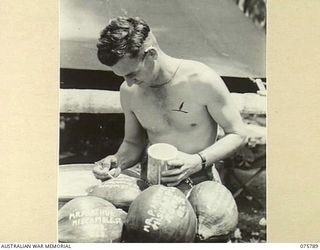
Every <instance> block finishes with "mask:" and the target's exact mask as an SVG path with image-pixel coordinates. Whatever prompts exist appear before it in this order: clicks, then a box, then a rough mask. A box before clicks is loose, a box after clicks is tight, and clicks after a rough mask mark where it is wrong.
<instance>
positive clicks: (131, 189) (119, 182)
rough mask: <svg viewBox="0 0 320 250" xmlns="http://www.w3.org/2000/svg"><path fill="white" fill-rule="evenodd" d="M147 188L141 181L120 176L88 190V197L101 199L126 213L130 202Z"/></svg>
mask: <svg viewBox="0 0 320 250" xmlns="http://www.w3.org/2000/svg"><path fill="white" fill-rule="evenodd" d="M147 187H148V185H147V184H146V183H145V182H144V181H143V180H141V179H138V178H135V177H131V176H128V175H125V174H120V175H119V176H118V177H117V178H113V179H109V180H107V181H104V182H102V183H101V184H98V185H96V186H94V187H92V188H90V189H89V190H88V195H90V196H97V197H100V198H103V199H105V200H107V201H110V202H111V203H112V204H113V205H115V206H116V207H119V208H122V209H124V210H126V211H127V210H128V208H129V206H130V204H131V203H132V201H133V200H134V199H135V198H136V197H137V196H138V195H139V194H140V193H141V192H142V190H144V189H146V188H147Z"/></svg>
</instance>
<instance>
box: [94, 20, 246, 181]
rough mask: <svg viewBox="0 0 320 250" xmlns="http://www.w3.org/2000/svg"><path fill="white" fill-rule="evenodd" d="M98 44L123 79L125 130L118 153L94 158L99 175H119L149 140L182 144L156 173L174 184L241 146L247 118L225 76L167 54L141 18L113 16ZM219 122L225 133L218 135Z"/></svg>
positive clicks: (102, 55)
mask: <svg viewBox="0 0 320 250" xmlns="http://www.w3.org/2000/svg"><path fill="white" fill-rule="evenodd" d="M97 47H98V58H99V60H100V62H101V63H103V64H105V65H108V66H109V67H110V68H111V69H112V71H113V72H114V73H115V74H117V75H118V76H122V77H123V78H124V79H125V81H124V82H123V84H122V85H121V88H120V99H121V106H122V109H123V111H124V115H125V136H124V140H123V142H122V144H121V146H120V148H119V149H118V151H117V153H116V154H115V155H109V156H107V157H106V158H104V159H102V160H100V161H99V162H98V164H96V166H95V168H94V169H93V173H94V175H95V176H96V178H98V179H101V180H106V179H109V178H110V175H111V176H114V177H115V176H118V175H119V174H120V172H121V170H124V169H126V168H129V167H131V166H133V165H134V164H136V163H137V162H138V161H139V160H140V159H141V156H142V154H143V153H144V152H145V148H146V147H147V145H148V143H149V144H154V143H160V142H161V143H169V144H171V145H174V146H175V147H176V148H177V149H178V150H179V154H178V157H177V159H175V160H172V161H170V162H169V165H170V166H171V167H170V169H171V170H167V171H163V172H162V177H161V181H162V183H164V184H166V185H167V186H177V185H178V184H179V183H181V182H183V181H185V180H186V179H188V180H190V179H191V180H192V178H193V177H195V176H199V175H201V174H204V173H203V171H206V169H213V173H215V171H214V170H215V168H214V163H215V162H217V161H219V160H221V159H224V158H226V157H227V156H229V155H230V154H232V153H233V152H234V151H235V150H237V149H238V148H239V147H240V146H242V145H243V143H244V140H245V133H244V131H245V129H244V124H243V123H242V119H241V116H240V114H239V112H238V110H237V108H236V107H235V105H234V103H233V101H232V99H231V95H230V93H229V91H228V89H227V88H226V86H225V84H224V82H223V81H222V79H221V78H220V77H219V76H218V75H217V74H216V73H215V72H214V71H213V70H212V69H211V68H209V67H208V66H206V65H204V64H202V63H200V62H196V61H191V60H184V59H178V58H173V57H171V56H169V55H167V54H165V53H164V52H163V51H162V50H161V49H160V47H159V45H158V43H157V40H156V38H155V36H154V35H153V33H152V32H151V30H150V28H149V26H148V25H147V24H146V23H145V21H143V20H142V19H140V18H126V17H118V18H115V19H112V20H111V21H110V22H109V24H108V25H107V27H106V28H105V29H104V30H103V31H102V32H101V36H100V39H99V42H98V44H97ZM218 125H220V126H221V127H222V128H223V130H224V132H225V136H224V137H223V138H222V139H220V140H219V141H217V142H216V138H217V128H218ZM212 166H213V167H212ZM214 179H216V180H219V177H218V176H217V175H215V174H214Z"/></svg>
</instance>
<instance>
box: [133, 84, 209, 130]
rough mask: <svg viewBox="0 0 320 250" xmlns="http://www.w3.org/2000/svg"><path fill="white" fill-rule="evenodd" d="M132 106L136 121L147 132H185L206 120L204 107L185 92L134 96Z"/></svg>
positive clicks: (160, 91)
mask: <svg viewBox="0 0 320 250" xmlns="http://www.w3.org/2000/svg"><path fill="white" fill-rule="evenodd" d="M132 104H133V106H132V110H133V112H134V113H135V115H136V117H137V119H138V120H139V122H140V123H141V125H142V126H143V127H144V128H145V129H146V130H147V131H149V132H155V133H157V132H159V133H160V132H163V131H168V130H171V131H172V130H176V131H181V132H182V131H183V132H185V131H188V130H192V129H195V128H196V127H197V126H199V124H200V122H201V121H203V120H205V119H207V118H206V117H207V111H206V108H205V106H203V105H201V104H200V103H198V102H197V101H196V99H195V97H194V96H192V94H191V93H190V92H189V91H185V90H184V91H182V90H181V91H172V92H170V93H168V92H167V91H165V90H159V91H157V92H152V93H151V94H150V93H141V94H140V95H137V96H135V98H134V100H133V102H132Z"/></svg>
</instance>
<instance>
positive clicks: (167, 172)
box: [161, 167, 184, 176]
mask: <svg viewBox="0 0 320 250" xmlns="http://www.w3.org/2000/svg"><path fill="white" fill-rule="evenodd" d="M183 171H184V169H183V168H182V167H181V168H175V169H170V170H165V171H162V172H161V176H176V175H179V174H181V173H182V172H183Z"/></svg>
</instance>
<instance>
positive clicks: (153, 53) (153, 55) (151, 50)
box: [144, 47, 158, 60]
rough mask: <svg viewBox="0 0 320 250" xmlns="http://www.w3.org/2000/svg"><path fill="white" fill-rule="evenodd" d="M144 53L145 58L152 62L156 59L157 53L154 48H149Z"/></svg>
mask: <svg viewBox="0 0 320 250" xmlns="http://www.w3.org/2000/svg"><path fill="white" fill-rule="evenodd" d="M144 53H145V54H146V56H150V57H151V58H152V59H153V60H155V59H157V58H158V51H157V49H156V48H155V47H149V48H147V49H146V50H145V51H144Z"/></svg>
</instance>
